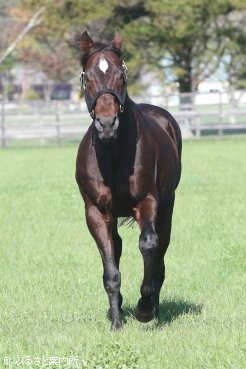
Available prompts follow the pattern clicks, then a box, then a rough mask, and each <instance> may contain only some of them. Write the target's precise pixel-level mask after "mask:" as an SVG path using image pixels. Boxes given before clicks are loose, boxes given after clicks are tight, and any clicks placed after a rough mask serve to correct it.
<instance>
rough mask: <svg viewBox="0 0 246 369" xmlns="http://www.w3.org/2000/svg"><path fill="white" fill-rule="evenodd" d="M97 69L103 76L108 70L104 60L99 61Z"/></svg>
mask: <svg viewBox="0 0 246 369" xmlns="http://www.w3.org/2000/svg"><path fill="white" fill-rule="evenodd" d="M99 69H100V70H101V71H102V72H103V73H104V74H105V73H106V71H107V70H108V62H107V60H105V59H100V62H99Z"/></svg>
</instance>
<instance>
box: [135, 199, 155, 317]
mask: <svg viewBox="0 0 246 369" xmlns="http://www.w3.org/2000/svg"><path fill="white" fill-rule="evenodd" d="M156 215H157V201H156V199H155V197H154V196H153V195H151V194H149V195H148V196H147V197H146V199H145V200H144V201H143V202H142V203H141V204H139V206H138V207H137V208H136V209H135V218H136V220H137V222H138V224H139V226H140V229H141V234H140V237H139V249H140V251H141V253H142V256H143V261H144V278H143V282H142V285H141V295H142V297H141V299H140V300H139V301H138V305H137V308H136V318H137V319H138V320H139V321H141V322H149V321H150V320H152V319H153V318H154V307H155V301H154V297H155V290H156V287H155V275H156V266H157V265H156V263H157V255H158V236H157V233H156V230H155V222H156Z"/></svg>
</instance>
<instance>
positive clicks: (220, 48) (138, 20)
mask: <svg viewBox="0 0 246 369" xmlns="http://www.w3.org/2000/svg"><path fill="white" fill-rule="evenodd" d="M6 3H7V4H6ZM0 6H1V9H2V10H1V11H0V21H1V25H0V30H1V35H0V46H1V53H0V57H1V54H3V52H4V51H5V50H6V48H7V46H8V44H9V43H11V42H13V41H14V40H15V39H16V37H17V36H18V33H20V31H21V30H22V29H23V27H24V25H25V24H26V23H27V22H28V20H30V18H31V17H32V15H33V14H35V12H37V11H38V10H39V9H40V8H42V7H44V8H45V10H44V12H43V14H42V20H41V21H40V22H39V24H38V25H37V26H35V27H34V28H33V29H32V30H31V31H30V32H29V33H28V34H27V35H26V36H25V38H23V40H21V41H20V42H19V43H18V45H17V46H16V48H15V50H14V51H13V53H11V55H9V56H8V58H6V60H5V61H4V62H3V63H2V65H1V66H0V68H1V69H2V70H4V68H5V70H7V69H9V68H10V66H11V65H13V64H14V63H16V62H20V61H21V62H24V63H26V64H29V65H33V64H35V65H36V66H39V68H40V69H41V70H43V71H44V72H45V73H46V74H47V76H48V78H50V79H51V80H53V81H58V82H59V81H69V80H71V79H72V78H73V77H74V76H75V73H78V59H79V50H78V47H77V45H76V41H75V40H76V37H75V35H77V34H80V33H82V32H83V30H85V29H86V30H88V31H89V32H90V34H91V36H92V37H96V38H107V37H113V34H114V32H115V30H116V29H117V30H119V31H120V33H121V35H122V37H123V40H124V48H123V53H124V58H125V60H127V64H128V69H129V70H130V76H129V77H130V80H129V83H130V88H132V90H134V89H135V90H136V89H137V88H139V81H140V76H141V74H142V73H143V71H146V70H147V71H148V70H155V71H156V73H158V75H159V77H160V80H162V81H163V83H173V82H176V83H177V85H178V87H179V90H180V92H190V91H195V90H196V89H197V87H198V85H199V83H200V82H201V81H203V80H204V79H206V78H209V77H210V76H211V75H213V74H214V73H215V72H218V71H220V72H221V73H222V74H224V75H225V76H226V78H227V80H228V83H229V84H230V85H231V86H232V87H233V88H244V87H246V60H245V59H246V58H245V55H246V2H245V0H176V1H173V0H142V1H141V0H117V1H116V0H101V1H100V2H96V1H91V0H41V1H40V0H9V1H8V2H5V1H3V0H0ZM3 20H4V22H3ZM6 20H8V22H7V23H6ZM8 27H9V28H10V29H9V32H7V31H8V30H7V29H8Z"/></svg>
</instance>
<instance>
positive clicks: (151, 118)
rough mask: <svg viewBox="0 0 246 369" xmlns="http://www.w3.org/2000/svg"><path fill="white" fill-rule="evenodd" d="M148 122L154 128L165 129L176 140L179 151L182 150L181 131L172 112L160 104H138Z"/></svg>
mask: <svg viewBox="0 0 246 369" xmlns="http://www.w3.org/2000/svg"><path fill="white" fill-rule="evenodd" d="M138 108H139V110H140V111H141V113H142V115H143V117H144V119H145V121H146V122H148V123H149V125H150V126H151V128H152V129H153V130H157V131H159V129H160V128H161V130H163V131H164V132H165V133H166V134H167V135H168V136H169V137H170V138H171V139H172V140H173V141H174V142H176V144H177V146H178V149H179V151H180V150H181V131H180V128H179V125H178V123H177V121H176V120H175V119H174V117H173V116H172V114H171V113H169V112H168V111H167V110H165V109H163V108H160V107H159V106H155V105H151V104H138Z"/></svg>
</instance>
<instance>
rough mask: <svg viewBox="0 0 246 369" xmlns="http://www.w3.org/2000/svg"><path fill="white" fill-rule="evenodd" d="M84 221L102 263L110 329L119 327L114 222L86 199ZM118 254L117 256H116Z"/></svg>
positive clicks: (118, 288) (117, 273)
mask: <svg viewBox="0 0 246 369" xmlns="http://www.w3.org/2000/svg"><path fill="white" fill-rule="evenodd" d="M85 206H86V220H87V225H88V228H89V230H90V232H91V234H92V236H93V237H94V239H95V241H96V243H97V246H98V249H99V252H100V254H101V257H102V262H103V269H104V273H103V283H104V288H105V290H106V292H107V294H108V298H109V305H110V314H111V321H112V326H111V328H112V329H118V328H119V327H120V325H121V324H120V318H119V305H120V303H121V301H119V300H120V296H121V295H120V284H121V276H120V272H119V268H118V265H119V251H117V250H118V249H119V248H118V249H117V248H116V250H115V248H114V242H113V237H115V236H113V233H114V231H113V230H114V222H115V220H114V219H113V218H112V216H111V215H110V214H102V213H101V212H100V211H99V210H98V208H97V207H96V206H95V205H93V204H92V203H91V202H90V201H89V200H88V198H86V199H85ZM117 252H118V254H117Z"/></svg>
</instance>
